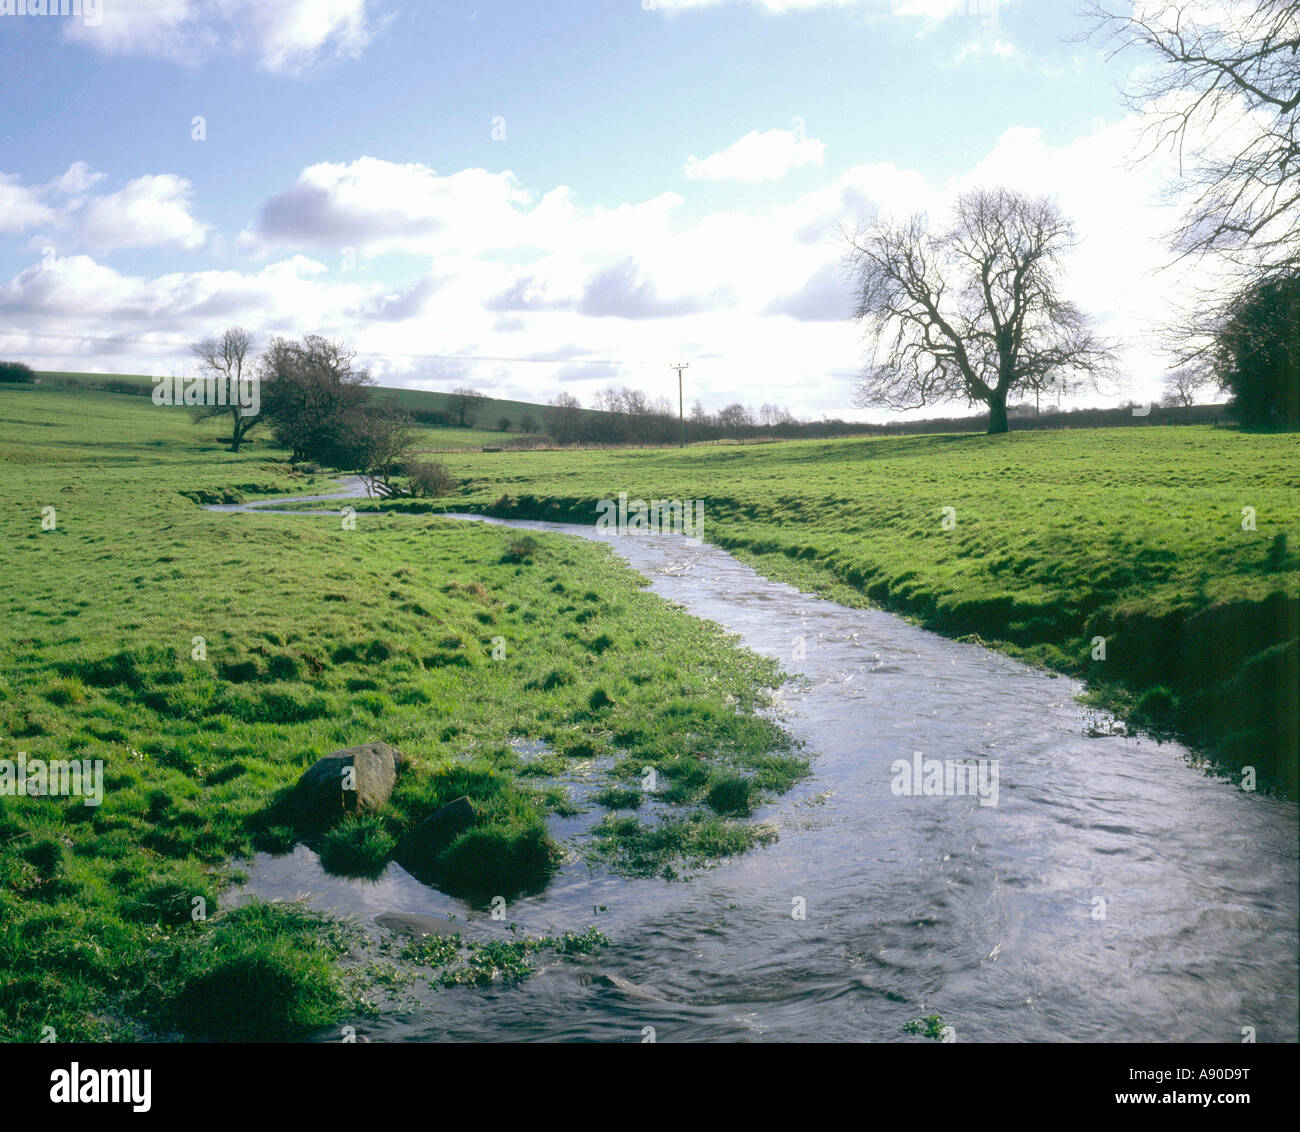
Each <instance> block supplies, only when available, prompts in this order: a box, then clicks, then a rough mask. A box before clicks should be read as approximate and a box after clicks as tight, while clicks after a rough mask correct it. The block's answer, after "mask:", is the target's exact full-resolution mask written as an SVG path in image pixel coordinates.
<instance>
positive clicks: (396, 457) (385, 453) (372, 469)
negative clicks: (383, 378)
mask: <svg viewBox="0 0 1300 1132" xmlns="http://www.w3.org/2000/svg"><path fill="white" fill-rule="evenodd" d="M349 423H350V426H351V432H350V434H349V436H348V448H349V451H350V453H352V459H351V461H350V462H351V463H352V464H353V465H354V467H355V469H356V471H357V473H358V474H359V475H360V476H361V479H362V482H363V483H365V485H366V493H367V494H368V495H372V496H374V495H382V496H390V495H396V494H397V493H398V489H397V488H396V487H395V486H394V484H393V482H392V481H393V477H394V476H395V475H398V474H399V473H402V472H405V471H406V470H407V469H406V463H407V460H408V457H409V449H410V447H411V445H412V444H413V443H414V442H415V431H414V429H412V427H411V423H410V418H409V417H407V416H406V414H404V413H401V412H390V411H385V410H376V409H371V410H370V411H368V412H362V413H356V414H353V415H352V417H351V419H350V421H349Z"/></svg>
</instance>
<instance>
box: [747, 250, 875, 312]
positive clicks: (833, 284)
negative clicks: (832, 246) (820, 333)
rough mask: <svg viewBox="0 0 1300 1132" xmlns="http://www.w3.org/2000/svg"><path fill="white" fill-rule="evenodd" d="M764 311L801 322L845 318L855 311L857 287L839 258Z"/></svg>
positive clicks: (824, 266) (774, 300) (820, 268)
mask: <svg viewBox="0 0 1300 1132" xmlns="http://www.w3.org/2000/svg"><path fill="white" fill-rule="evenodd" d="M763 313H764V314H769V315H771V314H783V315H787V316H789V317H790V318H793V319H797V320H799V321H800V322H843V321H844V320H845V319H847V318H849V317H850V316H851V315H852V314H853V289H852V288H851V287H850V286H849V284H848V283H847V282H846V280H845V278H844V269H843V266H842V265H841V263H840V262H839V261H838V260H836V261H834V262H832V263H824V264H822V266H821V267H819V268H818V269H817V270H816V271H814V272H813V273H812V274H811V275H810V276H808V278H807V280H805V281H804V284H803V286H802V287H800V288H799V289H798V290H797V291H794V292H793V293H791V294H789V295H782V296H780V297H779V298H776V299H773V300H772V302H770V303H769V304H768V305H767V306H766V307H765V308H764V309H763Z"/></svg>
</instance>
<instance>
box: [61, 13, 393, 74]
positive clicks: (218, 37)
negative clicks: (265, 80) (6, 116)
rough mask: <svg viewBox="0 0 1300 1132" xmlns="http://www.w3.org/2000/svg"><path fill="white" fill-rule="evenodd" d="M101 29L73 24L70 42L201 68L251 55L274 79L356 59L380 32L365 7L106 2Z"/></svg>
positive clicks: (69, 28)
mask: <svg viewBox="0 0 1300 1132" xmlns="http://www.w3.org/2000/svg"><path fill="white" fill-rule="evenodd" d="M101 3H102V18H101V19H100V21H99V22H98V23H97V24H94V25H86V24H85V23H84V22H83V21H79V20H69V21H67V22H66V24H65V28H64V34H65V35H66V36H67V38H69V39H71V40H74V41H76V42H78V43H82V44H84V45H85V46H87V47H90V48H92V49H93V50H96V51H101V52H103V53H104V54H106V55H145V56H150V57H154V58H162V59H169V60H172V61H173V62H178V63H189V64H193V63H198V62H201V61H203V60H204V59H207V58H210V57H212V56H214V55H218V54H222V53H235V54H248V55H252V56H253V57H254V58H255V59H256V60H257V62H258V64H259V65H260V66H261V67H262V68H264V69H265V70H267V71H270V72H272V73H275V74H297V73H299V72H301V71H303V70H306V69H307V68H309V67H311V66H312V65H314V64H315V63H317V62H320V61H321V60H323V59H326V58H330V57H348V58H356V57H357V56H359V55H360V54H361V52H362V51H364V49H365V48H366V46H367V44H368V43H369V42H370V40H371V38H372V36H373V34H374V32H375V30H376V26H377V22H376V20H375V19H374V18H372V16H371V14H370V12H369V11H368V7H367V0H275V2H269V3H268V2H266V0H207V2H200V0H101Z"/></svg>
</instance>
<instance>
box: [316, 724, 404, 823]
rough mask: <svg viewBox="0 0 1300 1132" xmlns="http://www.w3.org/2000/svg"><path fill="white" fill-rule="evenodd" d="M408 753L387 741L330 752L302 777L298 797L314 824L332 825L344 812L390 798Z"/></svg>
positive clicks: (373, 807)
mask: <svg viewBox="0 0 1300 1132" xmlns="http://www.w3.org/2000/svg"><path fill="white" fill-rule="evenodd" d="M406 761H407V760H406V756H405V755H404V754H402V752H401V751H399V750H398V749H397V748H396V747H390V746H389V745H388V744H387V743H363V744H361V745H360V746H359V747H348V748H347V749H346V750H342V751H335V752H334V753H333V754H329V755H326V756H325V757H324V758H323V759H321V760H320V761H319V762H317V763H315V764H314V765H312V766H310V767H308V768H307V770H306V771H305V772H304V773H303V776H302V777H301V778H300V779H298V785H297V788H296V789H295V792H294V794H295V797H294V800H295V802H296V804H297V809H298V813H299V817H300V818H301V820H303V821H304V822H306V823H307V824H310V825H332V824H333V823H334V822H335V821H337V820H338V819H339V818H340V817H342V816H343V815H344V814H355V813H366V812H369V811H372V810H376V809H378V808H379V807H380V806H382V805H383V804H384V803H385V802H387V801H388V799H389V796H390V795H391V794H392V793H393V786H394V785H395V784H396V782H397V774H398V771H399V770H401V768H402V767H403V766H404V765H405V764H406Z"/></svg>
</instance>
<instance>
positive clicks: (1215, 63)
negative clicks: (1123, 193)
mask: <svg viewBox="0 0 1300 1132" xmlns="http://www.w3.org/2000/svg"><path fill="white" fill-rule="evenodd" d="M1118 7H1119V6H1118V5H1114V4H1111V3H1104V2H1101V0H1096V2H1094V3H1092V4H1091V5H1090V9H1089V10H1090V12H1091V13H1092V15H1093V16H1094V18H1095V19H1096V21H1097V27H1098V28H1099V29H1101V30H1103V31H1106V32H1108V33H1109V34H1110V35H1111V37H1112V38H1113V40H1114V42H1115V43H1116V44H1117V46H1116V52H1117V53H1118V52H1119V51H1122V50H1124V49H1125V48H1128V47H1134V48H1137V49H1138V50H1140V51H1141V52H1142V54H1143V56H1144V58H1145V59H1146V60H1148V61H1149V62H1148V63H1147V65H1146V66H1144V67H1142V68H1140V69H1138V70H1137V71H1136V72H1135V76H1134V79H1133V80H1132V85H1131V86H1130V88H1129V90H1128V91H1127V98H1128V101H1129V104H1130V105H1131V106H1132V107H1133V108H1134V109H1135V110H1138V111H1139V112H1141V113H1142V114H1143V116H1144V119H1145V123H1146V124H1145V127H1144V137H1145V140H1146V147H1145V148H1146V149H1147V150H1148V152H1154V151H1156V150H1160V149H1163V148H1170V149H1173V150H1175V151H1176V152H1177V154H1178V156H1179V165H1180V176H1179V178H1178V180H1177V181H1176V182H1175V183H1174V184H1173V185H1172V186H1171V188H1172V189H1173V192H1174V194H1175V195H1176V196H1178V197H1180V198H1182V199H1184V200H1185V201H1186V204H1187V209H1186V212H1185V214H1184V217H1183V221H1182V223H1181V225H1180V227H1179V229H1178V231H1177V232H1176V233H1174V234H1173V236H1174V247H1175V249H1176V251H1177V253H1178V254H1179V256H1180V257H1181V256H1188V255H1201V254H1205V253H1215V254H1216V255H1217V256H1220V257H1223V258H1225V259H1226V260H1227V261H1229V262H1231V263H1232V264H1234V265H1235V266H1237V267H1239V268H1242V269H1244V270H1245V271H1247V272H1248V273H1249V275H1250V276H1251V278H1252V279H1258V278H1259V276H1260V275H1263V276H1265V277H1269V276H1272V275H1274V274H1277V273H1286V272H1288V271H1295V270H1296V269H1297V268H1298V267H1300V139H1298V138H1297V133H1296V127H1297V117H1298V116H1300V2H1297V0H1213V2H1212V3H1208V2H1207V0H1179V2H1170V0H1136V2H1135V3H1133V4H1131V5H1127V4H1126V5H1124V6H1123V10H1117V8H1118Z"/></svg>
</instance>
